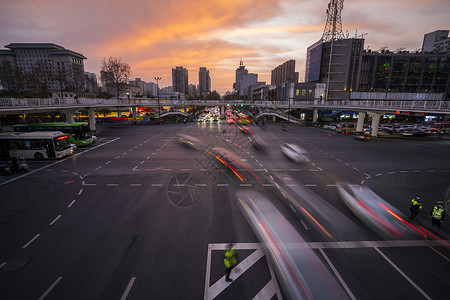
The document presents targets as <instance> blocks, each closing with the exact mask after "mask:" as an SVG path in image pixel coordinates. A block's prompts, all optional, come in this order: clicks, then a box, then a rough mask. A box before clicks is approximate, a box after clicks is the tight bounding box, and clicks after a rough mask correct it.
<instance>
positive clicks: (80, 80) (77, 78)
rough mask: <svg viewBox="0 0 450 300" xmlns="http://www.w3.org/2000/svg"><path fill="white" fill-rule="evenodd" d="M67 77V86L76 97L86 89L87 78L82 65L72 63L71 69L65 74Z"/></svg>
mask: <svg viewBox="0 0 450 300" xmlns="http://www.w3.org/2000/svg"><path fill="white" fill-rule="evenodd" d="M67 77H68V79H69V80H68V82H69V83H68V87H69V89H70V90H71V91H73V92H74V93H75V95H76V97H77V98H78V97H79V96H80V94H81V93H82V92H84V91H86V84H87V82H88V78H87V76H86V74H85V73H84V70H83V67H82V66H81V65H75V64H73V65H72V70H71V72H69V73H68V74H67Z"/></svg>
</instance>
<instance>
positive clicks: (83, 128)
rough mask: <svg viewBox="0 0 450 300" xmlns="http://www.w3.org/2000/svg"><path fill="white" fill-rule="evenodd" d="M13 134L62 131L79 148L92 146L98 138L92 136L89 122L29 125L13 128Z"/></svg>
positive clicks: (18, 125) (14, 126) (19, 125)
mask: <svg viewBox="0 0 450 300" xmlns="http://www.w3.org/2000/svg"><path fill="white" fill-rule="evenodd" d="M12 131H13V132H32V131H61V132H63V133H65V134H67V135H68V136H69V140H70V142H71V143H72V144H75V145H76V146H77V147H79V146H86V145H89V144H92V142H94V140H95V139H96V137H94V136H92V134H91V130H90V128H89V123H88V122H75V123H61V122H52V123H29V124H16V125H13V126H12Z"/></svg>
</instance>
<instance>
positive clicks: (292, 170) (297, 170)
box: [291, 169, 300, 172]
mask: <svg viewBox="0 0 450 300" xmlns="http://www.w3.org/2000/svg"><path fill="white" fill-rule="evenodd" d="M291 172H300V169H291Z"/></svg>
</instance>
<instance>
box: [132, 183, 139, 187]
mask: <svg viewBox="0 0 450 300" xmlns="http://www.w3.org/2000/svg"><path fill="white" fill-rule="evenodd" d="M130 186H141V184H140V183H132V184H130Z"/></svg>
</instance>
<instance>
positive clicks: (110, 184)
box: [106, 183, 119, 186]
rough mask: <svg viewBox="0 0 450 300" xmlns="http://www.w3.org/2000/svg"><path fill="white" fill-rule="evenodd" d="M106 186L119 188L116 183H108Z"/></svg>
mask: <svg viewBox="0 0 450 300" xmlns="http://www.w3.org/2000/svg"><path fill="white" fill-rule="evenodd" d="M106 186H119V184H118V183H108V184H106Z"/></svg>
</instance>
